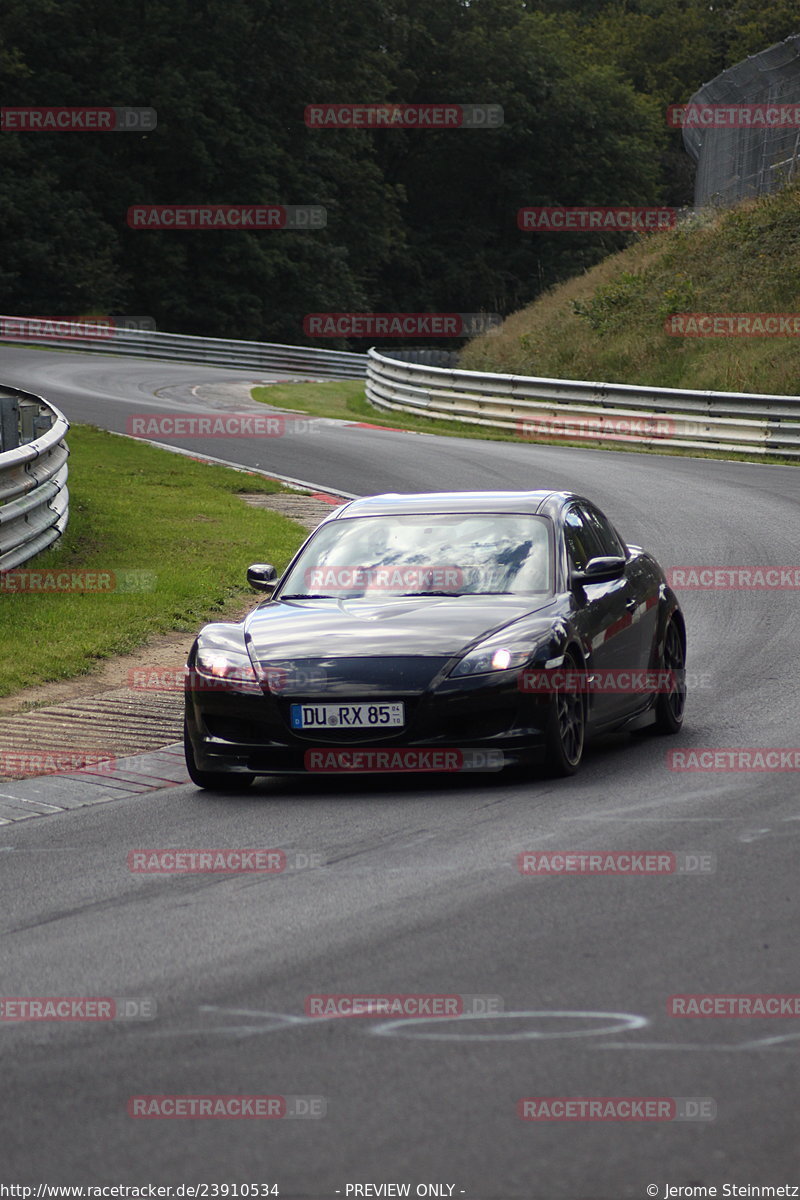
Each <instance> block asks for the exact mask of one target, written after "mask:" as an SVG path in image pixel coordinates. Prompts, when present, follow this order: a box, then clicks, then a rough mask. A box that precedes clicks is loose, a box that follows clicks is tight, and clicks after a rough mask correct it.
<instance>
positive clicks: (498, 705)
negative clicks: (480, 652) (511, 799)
mask: <svg viewBox="0 0 800 1200" xmlns="http://www.w3.org/2000/svg"><path fill="white" fill-rule="evenodd" d="M335 700H341V701H342V702H345V701H347V702H355V703H360V702H364V703H376V702H378V703H385V702H388V701H392V700H400V701H403V703H404V704H405V706H406V725H405V726H404V727H403V728H402V729H397V730H370V729H368V730H349V729H341V730H337V731H335V732H334V731H315V730H309V731H307V732H306V731H302V730H299V731H298V730H293V729H291V727H290V724H289V707H290V705H291V704H294V703H298V702H300V703H307V704H313V703H314V702H317V703H320V702H321V703H330V702H332V701H335ZM549 711H550V705H549V702H548V700H547V698H546V697H542V696H535V695H526V694H524V693H522V692H520V691H519V689H518V686H517V673H516V672H514V674H513V678H503V677H502V676H501V677H500V678H498V677H497V676H491V677H487V676H475V677H464V678H459V679H449V678H448V679H444V680H441V681H440V682H439V684H438V685H437V686H436V688H435V689H431V690H428V691H425V692H423V693H408V692H398V693H396V694H391V695H387V694H386V693H385V692H383V691H381V692H380V693H379V694H377V695H376V694H375V692H373V691H368V692H367V691H356V690H355V689H352V690H349V691H348V693H347V694H346V695H339V694H337V695H332V694H331V692H329V691H325V692H316V693H313V694H308V693H305V694H303V695H297V694H292V695H284V694H271V693H268V692H265V693H264V694H262V695H251V694H244V693H240V692H233V691H231V692H227V691H226V692H222V691H213V692H205V691H198V690H189V689H187V692H186V723H187V732H188V735H189V738H190V741H191V744H192V749H193V753H194V757H195V762H196V765H197V767H198V768H199V769H200V770H202V771H222V772H231V773H235V774H248V775H267V774H282V775H283V774H286V775H306V774H330V773H336V774H341V773H342V772H343V771H348V770H349V771H351V772H352V773H363V774H373V773H376V774H385V773H390V772H394V771H402V770H408V771H415V770H419V771H436V770H443V771H453V770H462V771H485V770H497V769H499V766H498V763H499V765H501V766H512V765H516V764H523V763H529V762H530V763H533V762H538V761H540V759H541V756H542V749H543V745H544V736H545V727H546V723H547V720H548V715H549ZM321 751H328V752H331V753H329V754H327V755H326V754H322V755H321V754H320V752H321ZM381 751H385V752H386V753H387V754H391V755H392V757H388V758H387V757H383V758H381V757H380V756H379V752H381ZM400 751H403V752H419V753H418V754H417V755H416V757H415V755H414V754H413V753H408V754H406V758H405V762H406V763H407V764H408V765H405V766H404V765H402V764H403V761H404V760H403V759H402V758H399V757H398V755H397V752H400ZM447 751H453V752H458V753H457V755H456V757H452V756H451V757H449V758H448V757H446V752H447ZM334 764H335V765H334ZM347 764H352V765H347ZM415 764H419V765H415ZM437 764H438V765H437Z"/></svg>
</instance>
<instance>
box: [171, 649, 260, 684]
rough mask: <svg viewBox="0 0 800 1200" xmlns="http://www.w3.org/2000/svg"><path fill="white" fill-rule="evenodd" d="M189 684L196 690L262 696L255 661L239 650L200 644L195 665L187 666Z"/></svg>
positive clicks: (187, 681) (187, 682)
mask: <svg viewBox="0 0 800 1200" xmlns="http://www.w3.org/2000/svg"><path fill="white" fill-rule="evenodd" d="M186 686H187V687H188V688H190V689H191V690H192V691H223V692H249V693H251V694H257V695H261V686H260V684H259V682H258V678H257V676H256V673H255V671H254V670H253V664H252V663H251V662H250V658H249V656H248V655H247V654H245V653H244V652H242V653H241V654H238V653H237V652H236V651H235V650H227V649H226V650H212V649H203V648H202V647H199V648H198V650H197V654H196V656H195V660H194V666H192V667H187V668H186Z"/></svg>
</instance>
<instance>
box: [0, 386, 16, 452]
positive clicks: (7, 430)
mask: <svg viewBox="0 0 800 1200" xmlns="http://www.w3.org/2000/svg"><path fill="white" fill-rule="evenodd" d="M18 445H19V400H18V399H17V397H16V396H0V452H5V451H6V450H16V448H17V446H18Z"/></svg>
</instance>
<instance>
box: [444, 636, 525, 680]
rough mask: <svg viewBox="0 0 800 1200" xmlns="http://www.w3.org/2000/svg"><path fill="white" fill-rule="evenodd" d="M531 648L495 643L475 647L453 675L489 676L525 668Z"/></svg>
mask: <svg viewBox="0 0 800 1200" xmlns="http://www.w3.org/2000/svg"><path fill="white" fill-rule="evenodd" d="M531 649H532V648H531V646H529V645H528V646H513V645H510V646H504V645H503V644H502V643H498V642H495V643H493V644H491V645H486V644H484V645H482V646H475V648H474V649H473V650H470V651H469V653H468V654H465V655H464V657H463V658H462V659H461V661H460V662H457V663H456V665H455V666H454V667H453V669H452V671H451V672H450V674H451V676H452V675H489V674H490V673H491V672H492V671H511V670H513V669H514V668H515V667H524V666H525V664H526V663H527V662H528V660H529V659H530V656H531Z"/></svg>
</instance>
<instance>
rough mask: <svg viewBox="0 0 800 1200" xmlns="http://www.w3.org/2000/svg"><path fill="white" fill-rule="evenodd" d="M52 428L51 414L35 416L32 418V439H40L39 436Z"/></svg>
mask: <svg viewBox="0 0 800 1200" xmlns="http://www.w3.org/2000/svg"><path fill="white" fill-rule="evenodd" d="M52 427H53V414H52V413H48V412H45V413H39V415H38V416H35V417H34V418H33V436H34V438H38V437H41V435H42V434H43V433H46V432H47V430H48V429H52Z"/></svg>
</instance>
